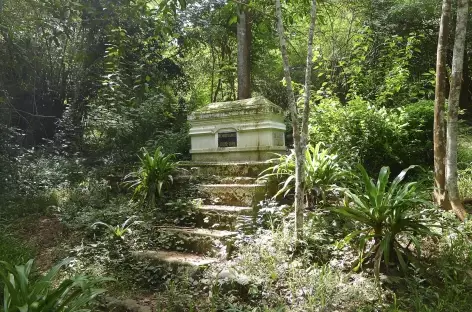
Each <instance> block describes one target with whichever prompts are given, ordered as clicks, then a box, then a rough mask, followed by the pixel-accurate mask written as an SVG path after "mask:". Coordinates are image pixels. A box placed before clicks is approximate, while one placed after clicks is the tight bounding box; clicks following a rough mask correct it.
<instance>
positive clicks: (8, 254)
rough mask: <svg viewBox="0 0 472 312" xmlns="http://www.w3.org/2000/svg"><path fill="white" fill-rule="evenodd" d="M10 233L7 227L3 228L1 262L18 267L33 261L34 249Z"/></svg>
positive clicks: (0, 249) (0, 246)
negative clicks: (17, 265)
mask: <svg viewBox="0 0 472 312" xmlns="http://www.w3.org/2000/svg"><path fill="white" fill-rule="evenodd" d="M0 228H1V225H0ZM10 232H11V230H9V229H8V228H7V227H3V228H1V233H0V251H1V252H0V261H5V262H9V263H11V264H14V265H16V264H20V263H24V262H26V261H27V260H28V259H31V258H32V257H33V256H34V249H33V248H32V247H31V246H30V244H28V243H27V242H24V241H22V240H21V239H19V238H18V237H16V236H15V235H14V234H12V233H10Z"/></svg>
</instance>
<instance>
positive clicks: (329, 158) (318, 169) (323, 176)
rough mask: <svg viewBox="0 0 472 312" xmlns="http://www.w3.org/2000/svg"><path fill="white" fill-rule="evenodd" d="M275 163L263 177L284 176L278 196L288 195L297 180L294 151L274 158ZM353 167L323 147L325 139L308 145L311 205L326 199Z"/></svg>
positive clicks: (307, 178) (307, 180) (307, 183)
mask: <svg viewBox="0 0 472 312" xmlns="http://www.w3.org/2000/svg"><path fill="white" fill-rule="evenodd" d="M272 161H273V162H274V163H275V165H274V166H272V167H269V168H268V169H266V170H264V171H263V172H262V173H261V175H260V178H261V179H268V178H271V177H275V178H276V179H278V180H282V182H281V183H280V188H279V191H278V192H277V194H276V195H275V196H279V195H281V194H284V196H286V195H287V194H288V193H290V192H291V191H292V190H293V188H294V183H295V152H294V151H293V150H292V151H291V153H290V154H289V155H280V154H278V158H276V159H273V160H272ZM349 176H350V171H349V170H347V169H345V168H344V167H343V164H342V163H341V161H340V160H339V158H338V155H336V154H331V153H330V152H329V150H328V149H326V148H323V143H321V142H320V143H318V144H316V145H315V146H312V145H308V146H307V149H306V152H305V194H306V200H307V204H308V206H313V205H314V203H315V200H316V199H322V200H323V202H325V201H326V195H327V193H329V192H330V191H332V190H333V189H335V188H336V187H337V186H338V185H339V184H340V183H342V182H344V181H346V180H347V179H348V178H349Z"/></svg>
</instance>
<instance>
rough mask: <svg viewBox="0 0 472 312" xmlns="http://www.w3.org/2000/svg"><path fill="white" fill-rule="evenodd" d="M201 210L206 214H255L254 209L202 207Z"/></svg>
mask: <svg viewBox="0 0 472 312" xmlns="http://www.w3.org/2000/svg"><path fill="white" fill-rule="evenodd" d="M198 209H199V210H201V211H203V213H205V212H215V213H224V214H235V215H247V214H252V213H253V211H254V210H253V208H252V207H240V206H223V205H201V206H200V207H198Z"/></svg>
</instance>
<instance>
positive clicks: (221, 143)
mask: <svg viewBox="0 0 472 312" xmlns="http://www.w3.org/2000/svg"><path fill="white" fill-rule="evenodd" d="M237 146H238V138H237V135H236V132H222V133H218V147H237Z"/></svg>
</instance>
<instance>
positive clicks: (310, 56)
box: [301, 0, 316, 155]
mask: <svg viewBox="0 0 472 312" xmlns="http://www.w3.org/2000/svg"><path fill="white" fill-rule="evenodd" d="M310 16H311V19H310V30H309V31H308V48H307V55H306V68H305V94H304V105H303V119H302V137H301V144H302V149H303V150H302V155H305V150H306V145H307V144H308V121H309V120H308V119H309V117H310V98H311V94H310V90H311V70H312V68H313V37H314V36H315V25H316V0H312V3H311V15H310Z"/></svg>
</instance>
